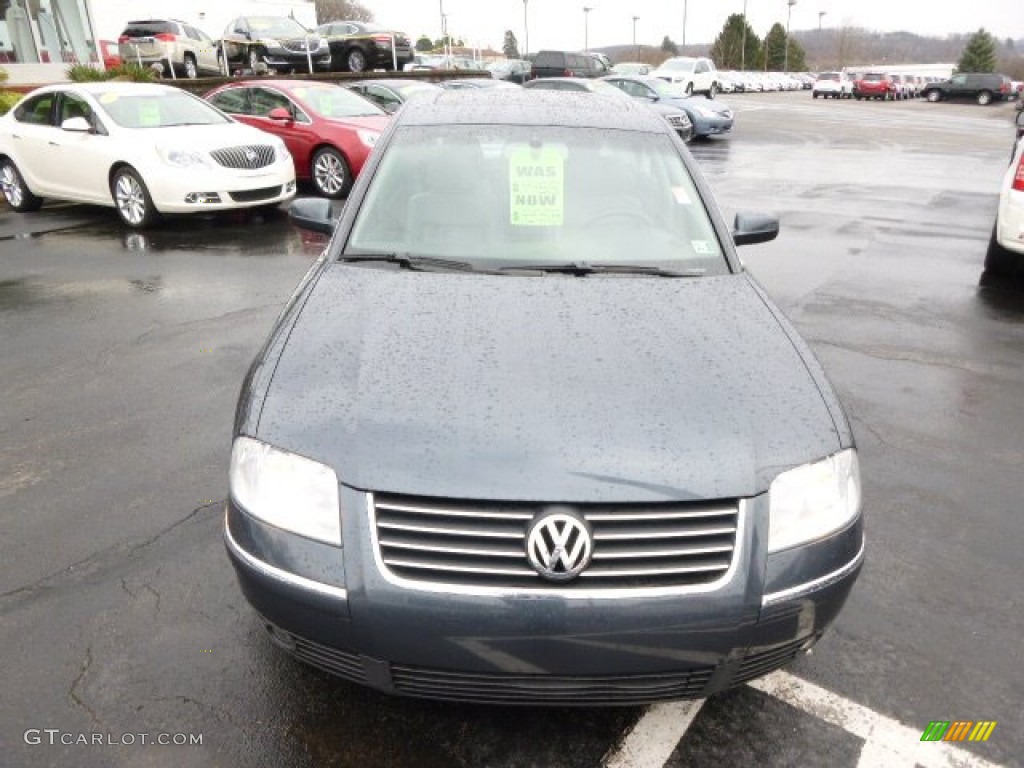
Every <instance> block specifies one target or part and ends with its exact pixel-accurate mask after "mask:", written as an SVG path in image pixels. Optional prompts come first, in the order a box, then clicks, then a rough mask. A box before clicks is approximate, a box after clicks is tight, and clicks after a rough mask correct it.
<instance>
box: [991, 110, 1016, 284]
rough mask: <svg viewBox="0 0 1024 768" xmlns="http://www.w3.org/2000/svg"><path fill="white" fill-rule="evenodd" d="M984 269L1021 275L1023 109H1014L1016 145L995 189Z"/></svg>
mask: <svg viewBox="0 0 1024 768" xmlns="http://www.w3.org/2000/svg"><path fill="white" fill-rule="evenodd" d="M985 269H986V270H989V271H991V272H1002V273H1006V274H1012V273H1014V272H1020V273H1021V274H1024V111H1018V112H1017V145H1016V148H1015V150H1014V153H1013V159H1011V160H1010V167H1009V168H1007V169H1006V173H1005V174H1004V176H1003V183H1002V186H1001V187H1000V188H999V210H998V211H997V212H996V225H995V228H994V229H993V231H992V239H991V241H990V242H989V245H988V254H987V255H986V256H985Z"/></svg>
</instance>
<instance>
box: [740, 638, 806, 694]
mask: <svg viewBox="0 0 1024 768" xmlns="http://www.w3.org/2000/svg"><path fill="white" fill-rule="evenodd" d="M805 642H807V638H806V637H801V638H800V639H799V640H794V641H792V642H790V643H786V644H785V645H781V646H778V647H776V648H771V649H769V650H766V651H759V652H757V653H752V654H750V655H749V656H747V657H746V658H745V659H744V660H743V663H742V664H740V668H739V669H738V670H737V671H736V674H735V675H733V678H732V680H731V681H730V685H733V686H735V685H741V684H742V683H745V682H747V681H748V680H753V679H754V678H755V677H761V676H762V675H767V674H768V673H769V672H772V671H774V670H776V669H781V668H782V667H785V666H786V665H788V664H790V663H792V662H793V660H794V659H796V657H797V656H798V655H799V654H800V647H801V646H802V645H803V644H804V643H805Z"/></svg>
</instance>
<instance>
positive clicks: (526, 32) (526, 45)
mask: <svg viewBox="0 0 1024 768" xmlns="http://www.w3.org/2000/svg"><path fill="white" fill-rule="evenodd" d="M526 2H527V0H523V56H524V57H525V56H526V54H528V53H529V52H530V19H529V17H528V16H527V15H526Z"/></svg>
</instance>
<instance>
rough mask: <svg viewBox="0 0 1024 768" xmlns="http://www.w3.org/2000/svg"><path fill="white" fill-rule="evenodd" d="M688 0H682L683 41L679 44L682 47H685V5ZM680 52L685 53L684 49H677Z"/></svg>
mask: <svg viewBox="0 0 1024 768" xmlns="http://www.w3.org/2000/svg"><path fill="white" fill-rule="evenodd" d="M687 5H688V0H683V42H682V43H681V44H680V46H681V47H682V48H685V47H686V6H687ZM679 52H680V53H686V51H682V50H681V51H679Z"/></svg>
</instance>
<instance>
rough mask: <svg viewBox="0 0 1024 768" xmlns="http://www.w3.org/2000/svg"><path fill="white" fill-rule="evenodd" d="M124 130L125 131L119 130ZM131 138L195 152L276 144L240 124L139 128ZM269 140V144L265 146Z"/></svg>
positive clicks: (276, 141) (131, 133)
mask: <svg viewBox="0 0 1024 768" xmlns="http://www.w3.org/2000/svg"><path fill="white" fill-rule="evenodd" d="M122 130H124V129H122ZM128 134H129V135H130V136H132V137H133V138H139V137H143V136H144V137H145V138H147V139H152V140H153V143H154V144H159V145H161V146H168V147H187V148H188V149H194V150H198V151H207V152H208V151H210V150H212V149H221V148H224V147H237V146H239V145H244V144H267V143H271V142H272V143H274V144H277V143H278V141H279V140H278V139H271V138H270V137H269V136H268V135H267V133H266V132H265V131H261V130H259V129H258V128H253V127H252V126H249V125H244V124H243V123H240V122H231V123H221V124H218V125H175V126H167V127H166V128H141V129H133V130H128ZM268 139H269V142H268Z"/></svg>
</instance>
